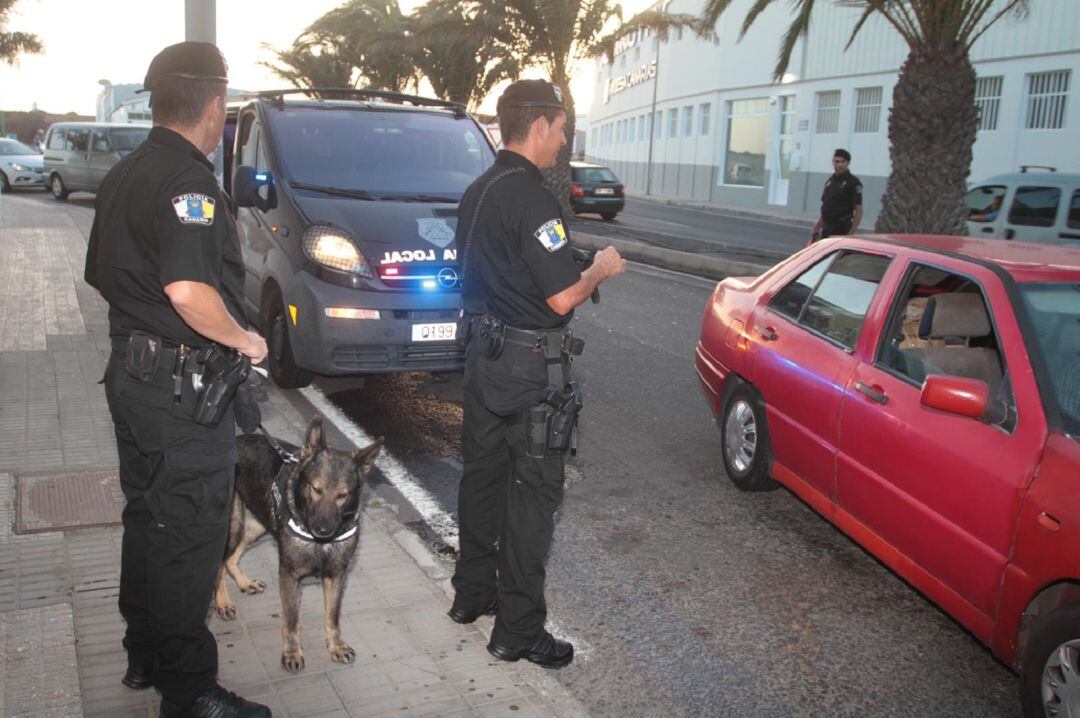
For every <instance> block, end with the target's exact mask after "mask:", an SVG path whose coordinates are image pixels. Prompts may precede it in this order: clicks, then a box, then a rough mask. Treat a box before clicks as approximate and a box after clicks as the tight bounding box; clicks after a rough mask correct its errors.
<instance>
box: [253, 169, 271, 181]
mask: <svg viewBox="0 0 1080 718" xmlns="http://www.w3.org/2000/svg"><path fill="white" fill-rule="evenodd" d="M255 181H256V182H258V183H259V184H266V183H267V182H269V181H270V175H268V174H267V173H265V172H256V173H255Z"/></svg>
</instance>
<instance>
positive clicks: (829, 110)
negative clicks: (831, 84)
mask: <svg viewBox="0 0 1080 718" xmlns="http://www.w3.org/2000/svg"><path fill="white" fill-rule="evenodd" d="M839 129H840V90H829V91H828V92H819V93H817V123H815V125H814V132H816V133H817V134H819V135H831V134H834V133H835V132H837V131H838V130H839Z"/></svg>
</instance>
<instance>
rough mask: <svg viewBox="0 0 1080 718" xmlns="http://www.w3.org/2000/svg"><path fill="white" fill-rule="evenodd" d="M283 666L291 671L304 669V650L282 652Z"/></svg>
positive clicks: (297, 671) (296, 671) (295, 671)
mask: <svg viewBox="0 0 1080 718" xmlns="http://www.w3.org/2000/svg"><path fill="white" fill-rule="evenodd" d="M281 667H282V668H284V669H285V670H287V671H288V672H289V673H299V672H300V671H302V670H304V652H303V651H285V652H284V653H282V654H281Z"/></svg>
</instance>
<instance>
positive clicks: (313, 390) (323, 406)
mask: <svg viewBox="0 0 1080 718" xmlns="http://www.w3.org/2000/svg"><path fill="white" fill-rule="evenodd" d="M300 393H301V394H303V395H304V398H305V399H307V400H308V401H309V402H311V405H312V406H314V407H315V408H316V409H318V410H319V411H320V412H321V413H322V415H323V418H324V419H326V420H327V421H329V422H330V423H331V424H333V425H334V426H336V427H337V429H338V431H340V432H341V433H342V434H344V435H345V436H346V438H348V439H349V441H351V442H353V443H354V444H356V448H358V449H359V448H362V447H364V446H367V445H368V444H370V443H371V442H372V441H373V439H372V437H371V436H370V435H369V434H368V433H367V432H366V431H364V430H363V429H361V428H360V427H359V426H357V425H356V424H355V423H353V421H352V420H351V419H349V417H347V416H345V414H344V413H343V412H342V411H341V409H339V408H338V407H337V406H336V405H335V404H334V403H333V402H331V401H330V400H329V399H327V398H326V395H325V394H323V393H322V391H321V390H320V389H319V388H318V387H314V386H308V387H305V388H303V389H301V390H300ZM375 465H376V466H377V467H379V470H380V471H382V473H383V476H385V477H386V480H387V481H389V482H390V483H391V485H393V487H394V488H395V489H397V490H398V491H399V492H400V493H401V495H402V496H404V497H405V500H406V501H408V502H409V503H410V504H412V505H413V508H415V509H416V511H417V512H418V513H419V514H420V515H421V516H422V517H423V519H424V521H425V522H426V523H427V525H428V526H430V527H431V529H432V530H433V531H434V532H435V533H436V534H438V535H439V538H441V539H442V540H443V541H445V542H446V544H447V545H449V546H453V547H454V548H455V549H456V548H457V547H458V529H457V524H456V523H455V522H454V519H453V517H452V516H450V514H448V513H446V512H445V511H443V510H442V508H440V507H439V502H438V501H436V500H435V497H434V496H432V495H431V493H430V492H428V490H427V489H425V488H424V487H423V486H421V485H420V483H419V482H417V481H416V479H415V478H413V475H412V474H410V473H409V470H408V469H406V468H405V466H403V465H402V463H401V462H400V461H398V460H397V459H395V458H394V457H393V456H392V455H391V454H390V452H389V451H387V450H386V447H385V446H384V447H383V450H382V452H381V453H380V454H379V458H378V459H377V460H376V461H375ZM414 560H415V557H414ZM547 627H548V630H549V631H551V633H552V634H554V635H555V636H557V637H559V638H562V639H563V640H566V641H570V643H572V644H574V658H575V659H576V660H581V661H588V660H589V659H590V658H591V657H592V646H590V645H589V644H588V643H586V642H585V641H584V640H583V639H581V638H579V637H577V636H572V635H571V634H570V633H569V632H567V631H565V630H564V629H563V628H562V626H561V624H560V623H559V622H558V621H556V620H555V619H554V618H552V617H551V614H548V621H547Z"/></svg>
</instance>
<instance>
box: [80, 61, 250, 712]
mask: <svg viewBox="0 0 1080 718" xmlns="http://www.w3.org/2000/svg"><path fill="white" fill-rule="evenodd" d="M143 84H144V86H145V89H147V90H149V91H150V93H151V94H150V102H151V110H152V113H153V118H154V127H153V129H151V131H150V135H149V137H148V138H147V140H146V142H144V143H143V144H142V145H140V146H139V147H138V148H136V149H135V150H134V151H133V152H132V153H131V154H129V155H127V156H126V157H125V158H124V159H122V160H121V161H120V162H118V163H117V164H116V166H115V167H114V168H113V169H112V170H111V171H110V172H109V173H108V175H106V177H105V180H104V181H103V182H102V185H101V189H100V191H99V193H98V195H97V200H96V202H95V210H96V214H95V215H94V225H93V230H92V232H91V235H90V241H89V247H88V250H87V256H86V273H85V277H86V281H87V283H88V284H90V285H91V286H93V287H95V288H97V289H98V290H99V291H100V292H101V294H102V296H103V297H104V298H105V300H106V301H107V302H108V303H109V336H110V337H111V338H112V345H113V350H112V356H111V357H110V359H109V364H108V368H107V369H106V373H105V393H106V397H107V398H108V401H109V409H110V411H111V413H112V418H113V423H114V424H115V429H116V444H117V449H118V452H119V459H120V484H121V487H122V488H123V491H124V496H125V497H126V499H127V505H126V506H125V508H124V513H123V522H124V538H123V545H122V556H121V568H120V602H119V603H120V613H121V614H122V615H123V617H124V620H125V621H126V622H127V632H126V635H125V637H124V646H125V647H126V648H127V652H128V670H127V673H126V674H125V675H124V678H123V683H124V685H126V686H128V687H130V688H147V687H149V686H154V687H156V688H157V689H158V690H159V691H161V694H162V703H161V714H162V716H166V717H171V716H185V717H188V716H194V717H201V716H214V718H225V717H226V716H232V717H240V716H244V717H249V716H250V717H255V716H269V715H270V711H269V709H268V708H266V707H265V706H261V705H258V704H255V703H250V702H248V701H245V700H244V699H242V698H240V697H238V696H236V695H234V694H232V693H229V692H227V691H225V690H224V689H223V688H221V687H220V686H219V685H218V684H217V680H216V675H217V667H218V664H217V644H216V643H215V641H214V636H213V634H211V633H210V630H209V629H208V628H207V626H206V614H207V608H208V606H209V603H210V597H211V590H212V587H213V584H214V581H215V579H216V578H217V573H218V570H219V568H220V567H221V562H222V557H223V555H224V551H225V539H226V535H227V533H228V524H229V506H230V503H231V500H232V492H233V475H234V467H235V462H236V436H235V435H236V423H235V421H234V419H233V415H232V413H231V409H230V410H229V413H227V414H226V416H225V418H224V419H223V420H222V421H221V422H220V423H219V424H218V425H217V426H216V427H215V428H210V427H207V426H203V425H200V424H197V423H195V421H194V420H193V407H194V403H195V388H194V382H193V381H192V375H191V361H192V355H193V354H195V353H196V352H198V350H199V349H201V348H205V347H206V346H208V345H209V344H210V343H211V342H216V343H217V344H219V345H221V346H224V347H229V348H232V349H235V350H237V351H239V352H240V353H242V354H244V355H246V356H249V357H251V358H252V361H254V362H259V361H261V360H262V359H263V358H264V357H265V356H266V343H265V342H264V341H263V339H262V338H261V337H260V336H259V335H258V334H255V333H254V332H250V331H247V330H245V329H244V328H243V323H244V320H243V310H242V304H241V293H242V291H243V282H244V267H243V263H242V260H241V256H240V246H239V242H238V238H237V234H236V227H235V225H234V223H233V220H232V216H231V214H230V212H229V208H228V206H227V203H226V198H225V196H224V193H223V192H222V190H221V188H220V187H219V186H218V183H217V181H216V180H215V178H214V174H213V165H212V164H211V163H210V161H209V160H208V159H207V156H208V155H210V154H211V153H212V152H213V151H214V150H215V148H216V147H217V146H218V143H219V142H220V140H221V134H222V128H223V126H224V123H225V87H226V68H225V60H224V58H223V57H222V56H221V53H220V52H219V51H218V49H217V48H216V47H214V46H213V45H211V44H209V43H199V42H182V43H179V44H177V45H172V46H170V47H167V48H165V49H164V50H163V51H162V52H161V53H159V54H158V55H157V56H156V57H155V58H154V60H153V62H151V63H150V68H149V70H148V71H147V73H146V79H145V81H144V83H143Z"/></svg>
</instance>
